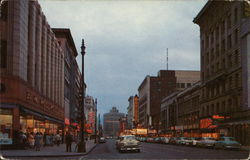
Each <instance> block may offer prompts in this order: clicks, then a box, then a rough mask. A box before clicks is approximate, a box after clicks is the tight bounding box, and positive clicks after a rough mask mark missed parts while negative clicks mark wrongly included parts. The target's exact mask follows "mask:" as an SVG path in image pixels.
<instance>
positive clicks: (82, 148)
mask: <svg viewBox="0 0 250 160" xmlns="http://www.w3.org/2000/svg"><path fill="white" fill-rule="evenodd" d="M85 48H86V47H85V44H84V39H82V46H81V54H82V105H81V118H80V119H81V131H80V133H81V136H80V142H79V143H78V152H86V145H85V140H84V128H85V126H84V125H85V122H84V116H85V113H84V108H85V107H84V106H85V103H84V99H85V82H84V55H85Z"/></svg>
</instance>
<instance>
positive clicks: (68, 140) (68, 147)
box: [65, 132, 73, 152]
mask: <svg viewBox="0 0 250 160" xmlns="http://www.w3.org/2000/svg"><path fill="white" fill-rule="evenodd" d="M65 141H66V151H67V152H71V144H72V142H73V136H72V135H71V134H70V133H69V132H67V133H66V138H65Z"/></svg>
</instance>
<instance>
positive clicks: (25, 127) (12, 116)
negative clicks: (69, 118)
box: [0, 104, 64, 148]
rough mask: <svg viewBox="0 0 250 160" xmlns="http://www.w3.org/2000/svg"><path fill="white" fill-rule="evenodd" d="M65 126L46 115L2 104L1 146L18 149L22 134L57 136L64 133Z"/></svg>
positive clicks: (0, 115) (0, 116)
mask: <svg viewBox="0 0 250 160" xmlns="http://www.w3.org/2000/svg"><path fill="white" fill-rule="evenodd" d="M63 126H64V123H63V121H60V120H57V119H55V118H52V117H50V116H47V115H45V114H41V113H38V112H35V111H32V110H29V109H27V108H25V107H22V106H18V105H11V104H1V108H0V145H1V146H2V147H3V148H5V147H7V148H9V147H11V146H12V145H15V146H16V147H17V144H18V142H19V138H18V137H19V134H20V132H23V133H32V132H33V133H37V132H41V133H42V134H44V133H47V134H56V133H57V132H59V133H62V129H63Z"/></svg>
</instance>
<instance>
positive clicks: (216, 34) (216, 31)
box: [215, 26, 220, 42]
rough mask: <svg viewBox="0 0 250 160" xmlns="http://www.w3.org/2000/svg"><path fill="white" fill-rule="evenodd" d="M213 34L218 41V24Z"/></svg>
mask: <svg viewBox="0 0 250 160" xmlns="http://www.w3.org/2000/svg"><path fill="white" fill-rule="evenodd" d="M215 36H216V37H215V39H216V41H217V42H218V40H219V38H220V36H219V26H217V27H216V30H215Z"/></svg>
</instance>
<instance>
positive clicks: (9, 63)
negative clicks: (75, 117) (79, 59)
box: [0, 0, 64, 147]
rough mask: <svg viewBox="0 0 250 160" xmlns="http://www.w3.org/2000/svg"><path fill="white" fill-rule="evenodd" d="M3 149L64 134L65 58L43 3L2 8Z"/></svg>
mask: <svg viewBox="0 0 250 160" xmlns="http://www.w3.org/2000/svg"><path fill="white" fill-rule="evenodd" d="M1 3H2V4H1V19H0V23H1V28H0V32H1V37H0V38H1V52H0V59H1V64H0V67H1V70H0V72H1V79H0V85H1V91H0V99H1V102H0V105H1V108H0V119H1V121H0V126H1V130H0V132H1V136H0V141H1V144H0V145H1V147H3V146H11V145H14V146H18V142H19V141H18V132H19V131H23V132H43V133H44V132H47V133H56V132H57V131H62V129H63V125H64V78H63V77H64V69H63V68H64V53H63V52H62V49H61V47H60V45H59V43H58V40H57V38H56V36H55V34H54V33H53V31H52V29H51V28H50V26H49V24H48V22H47V20H46V17H45V15H44V14H43V12H42V9H41V7H40V5H39V4H38V2H37V1H31V0H18V1H12V0H10V1H4V2H1Z"/></svg>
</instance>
